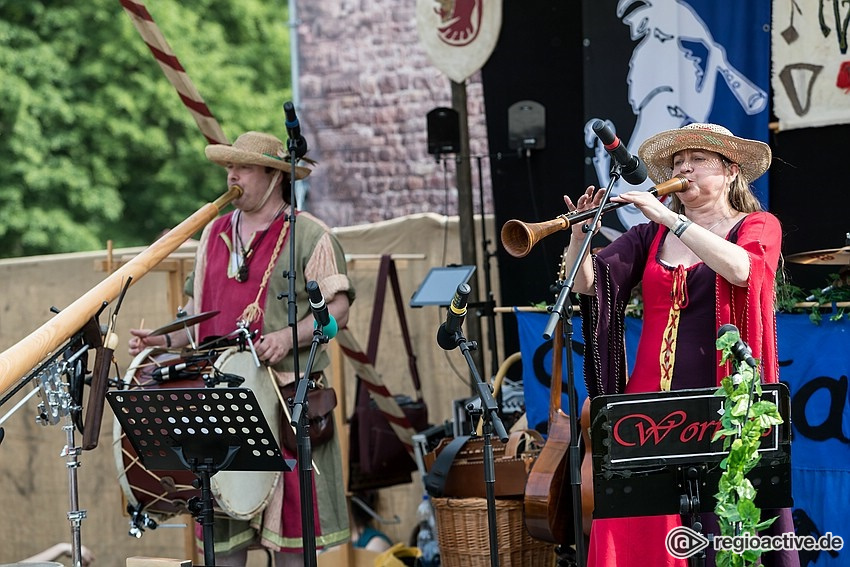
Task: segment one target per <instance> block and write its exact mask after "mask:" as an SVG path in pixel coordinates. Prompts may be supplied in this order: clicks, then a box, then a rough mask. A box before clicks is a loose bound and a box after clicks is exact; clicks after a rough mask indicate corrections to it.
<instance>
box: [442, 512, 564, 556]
mask: <svg viewBox="0 0 850 567" xmlns="http://www.w3.org/2000/svg"><path fill="white" fill-rule="evenodd" d="M433 504H434V512H435V514H436V520H437V537H438V540H439V542H440V564H441V565H442V566H443V567H479V566H480V567H489V566H490V532H489V526H488V525H487V500H486V499H484V498H434V499H433ZM522 513H523V512H522V500H504V499H497V500H496V536H497V540H498V544H499V564H500V565H501V566H502V567H551V566H552V565H554V564H555V546H554V545H552V544H550V543H547V542H544V541H540V540H536V539H534V538H532V537H531V536H530V535H529V534H528V531H527V530H526V529H525V522H524V521H523V517H522Z"/></svg>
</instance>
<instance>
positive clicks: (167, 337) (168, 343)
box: [165, 333, 171, 348]
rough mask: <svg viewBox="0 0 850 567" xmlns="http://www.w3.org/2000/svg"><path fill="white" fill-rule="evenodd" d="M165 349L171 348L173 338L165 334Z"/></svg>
mask: <svg viewBox="0 0 850 567" xmlns="http://www.w3.org/2000/svg"><path fill="white" fill-rule="evenodd" d="M165 348H171V337H170V336H169V335H168V333H165Z"/></svg>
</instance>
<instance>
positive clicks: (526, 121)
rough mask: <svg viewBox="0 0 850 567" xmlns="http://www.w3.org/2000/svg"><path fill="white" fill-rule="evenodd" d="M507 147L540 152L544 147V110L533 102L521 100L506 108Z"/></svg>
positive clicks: (537, 103)
mask: <svg viewBox="0 0 850 567" xmlns="http://www.w3.org/2000/svg"><path fill="white" fill-rule="evenodd" d="M508 147H509V148H511V149H512V150H516V149H523V150H526V149H531V150H542V149H544V148H545V147H546V108H545V107H544V106H543V105H542V104H540V103H539V102H535V101H533V100H521V101H519V102H515V103H513V104H512V105H511V106H510V107H509V108H508Z"/></svg>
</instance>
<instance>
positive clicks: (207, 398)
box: [106, 388, 294, 567]
mask: <svg viewBox="0 0 850 567" xmlns="http://www.w3.org/2000/svg"><path fill="white" fill-rule="evenodd" d="M106 398H107V400H108V401H109V405H110V407H111V408H112V411H113V413H114V414H115V417H116V418H117V419H118V421H119V422H120V423H121V428H122V429H123V430H124V433H125V434H126V435H127V438H128V439H129V440H130V443H131V444H132V446H133V449H135V450H136V453H137V454H138V456H139V460H140V461H141V462H142V465H143V466H144V467H145V468H146V469H148V470H151V471H175V470H181V469H189V470H191V471H192V472H193V473H194V474H195V476H196V477H197V483H198V484H199V485H200V486H199V487H198V488H200V489H201V498H200V500H199V501H198V500H196V499H194V498H193V499H192V500H195V501H194V502H192V500H190V503H189V510H190V512H191V513H192V515H193V516H194V517H195V519H196V521H197V522H198V523H200V524H201V525H202V526H203V532H204V563H205V565H207V567H212V566H214V565H215V551H214V538H213V523H214V520H213V496H212V490H211V488H210V477H212V476H213V475H214V474H215V473H217V472H219V471H221V470H225V469H226V470H229V471H283V472H289V471H291V470H293V467H294V461H292V460H287V459H284V458H283V454H282V453H281V451H280V447H279V446H278V444H277V441H275V438H274V435H273V434H272V431H271V428H270V427H269V424H268V422H267V421H266V418H265V416H264V415H263V412H262V410H261V409H260V404H259V403H258V402H257V398H256V396H255V395H254V392H252V391H251V390H249V389H247V388H173V389H164V390H131V391H122V390H118V391H112V392H107V394H106Z"/></svg>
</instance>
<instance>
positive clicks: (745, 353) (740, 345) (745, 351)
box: [717, 323, 758, 368]
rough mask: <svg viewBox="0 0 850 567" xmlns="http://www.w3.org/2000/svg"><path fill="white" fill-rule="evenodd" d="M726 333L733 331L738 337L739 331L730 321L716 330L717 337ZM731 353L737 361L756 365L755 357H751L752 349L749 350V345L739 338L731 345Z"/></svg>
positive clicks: (755, 366)
mask: <svg viewBox="0 0 850 567" xmlns="http://www.w3.org/2000/svg"><path fill="white" fill-rule="evenodd" d="M726 333H735V334H736V335H738V336H739V337H740V336H741V333H740V332H739V331H738V327H736V326H735V325H732V324H730V323H727V324H725V325H723V326H722V327H720V329H719V330H718V331H717V338H720V337H722V336H723V335H725V334H726ZM732 354H733V355H734V357H735V360H737V361H738V362H746V363H747V366H749V367H751V368H757V367H758V364H757V363H756V359H754V358H753V351H752V350H750V347H748V346H747V343H745V342H744V341H742V340H741V339H740V338H739V339H738V341H737V342H736V343H735V344H734V345H732Z"/></svg>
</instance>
